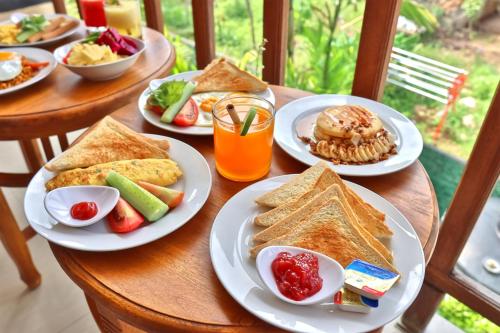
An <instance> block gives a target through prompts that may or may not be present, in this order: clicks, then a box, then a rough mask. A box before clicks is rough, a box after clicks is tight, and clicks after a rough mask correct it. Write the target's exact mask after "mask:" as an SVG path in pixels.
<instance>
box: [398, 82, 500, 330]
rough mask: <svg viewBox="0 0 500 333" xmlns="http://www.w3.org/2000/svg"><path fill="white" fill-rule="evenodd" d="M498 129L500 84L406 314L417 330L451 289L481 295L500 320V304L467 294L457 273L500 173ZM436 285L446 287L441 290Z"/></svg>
mask: <svg viewBox="0 0 500 333" xmlns="http://www.w3.org/2000/svg"><path fill="white" fill-rule="evenodd" d="M498 133H500V85H498V86H497V91H496V93H495V97H494V98H493V101H492V104H491V106H490V109H489V111H488V113H487V114H486V117H485V119H484V121H483V125H482V127H481V131H480V132H479V136H478V137H477V140H476V143H475V144H474V148H473V150H472V153H471V155H470V157H469V161H468V162H467V165H466V167H465V171H464V174H463V176H462V179H461V180H460V183H459V185H458V187H457V190H456V192H455V195H454V197H453V200H452V202H451V204H450V207H449V209H448V211H447V213H446V216H445V218H444V221H443V224H442V225H441V229H440V237H439V238H438V241H437V244H436V248H435V250H434V255H433V256H432V258H431V260H430V262H429V265H428V269H427V273H426V280H425V285H424V288H423V289H422V290H421V292H420V294H419V296H418V297H417V299H416V300H415V303H414V304H413V305H412V306H411V308H410V309H409V310H407V311H406V312H405V314H404V316H403V318H402V319H403V324H404V325H405V326H407V327H408V328H410V329H412V330H413V331H416V332H421V331H423V330H424V329H425V326H426V325H427V323H428V322H429V321H430V318H431V317H432V315H433V314H434V312H435V311H436V309H437V307H438V306H439V303H440V301H441V298H442V295H443V294H444V293H446V292H452V294H455V295H457V296H461V297H458V299H459V300H460V301H463V302H465V303H472V300H473V299H476V303H477V298H478V297H479V298H480V299H481V308H482V311H481V312H482V314H483V315H487V314H490V315H489V317H493V316H492V315H495V314H496V315H497V318H498V312H499V310H498V304H494V303H493V302H490V301H489V300H488V299H486V298H484V297H481V293H480V291H478V289H477V288H469V289H470V291H471V292H468V293H466V292H463V290H464V289H466V288H467V285H469V284H470V283H469V284H467V283H465V284H464V283H461V284H460V283H457V277H455V276H454V274H453V269H454V267H455V264H456V262H457V260H458V257H459V256H460V253H461V252H462V249H463V248H464V246H465V243H466V242H467V239H468V238H469V236H470V233H471V232H472V229H473V228H474V225H475V224H476V222H477V219H478V217H479V215H480V214H481V212H482V210H483V206H484V204H485V203H486V200H488V198H489V196H490V193H491V190H492V189H493V186H495V184H496V182H497V179H498V176H499V175H500V149H499V147H500V136H499V135H498ZM434 287H435V288H434ZM433 288H434V289H433ZM436 288H439V289H440V290H439V291H436ZM492 320H493V319H492Z"/></svg>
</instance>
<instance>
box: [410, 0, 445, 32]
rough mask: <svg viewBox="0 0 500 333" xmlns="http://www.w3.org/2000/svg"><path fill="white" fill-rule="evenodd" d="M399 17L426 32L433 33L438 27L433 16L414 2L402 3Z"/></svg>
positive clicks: (411, 0) (413, 0) (412, 0)
mask: <svg viewBox="0 0 500 333" xmlns="http://www.w3.org/2000/svg"><path fill="white" fill-rule="evenodd" d="M401 15H402V16H404V17H406V18H407V19H409V20H410V21H412V22H413V23H415V24H416V25H417V26H420V27H423V28H425V30H426V31H427V32H434V31H435V30H436V28H437V26H438V21H437V19H436V17H435V16H434V14H433V13H432V12H431V11H430V10H429V9H427V8H426V7H424V6H423V5H422V4H419V3H417V2H416V1H415V0H406V1H403V3H402V4H401Z"/></svg>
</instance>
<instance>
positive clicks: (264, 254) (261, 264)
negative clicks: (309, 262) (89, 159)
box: [255, 246, 344, 305]
mask: <svg viewBox="0 0 500 333" xmlns="http://www.w3.org/2000/svg"><path fill="white" fill-rule="evenodd" d="M280 252H288V253H290V254H291V255H292V256H295V255H297V254H300V253H310V254H312V255H314V256H316V258H318V266H319V270H318V274H319V276H320V277H321V278H322V279H323V285H322V287H321V289H320V290H319V291H318V292H317V293H316V294H314V295H312V296H310V297H308V298H306V299H303V300H301V301H295V300H293V299H290V298H288V297H286V296H284V295H283V294H282V293H281V292H280V291H279V289H278V285H277V284H276V280H275V278H274V274H273V271H272V268H271V266H272V263H273V261H274V259H276V256H277V255H278V253H280ZM255 264H256V266H257V272H258V273H259V276H260V278H261V279H262V281H263V282H264V283H265V285H266V286H267V288H268V289H269V290H271V291H272V293H273V294H274V295H275V296H276V297H278V298H279V299H281V300H282V301H284V302H287V303H290V304H295V305H311V304H316V303H322V302H324V301H327V300H329V299H332V297H333V295H334V294H335V293H336V292H337V291H339V290H340V288H342V286H343V285H344V268H343V267H342V266H340V264H339V263H338V262H337V261H335V260H333V259H332V258H330V257H327V256H325V255H324V254H321V253H318V252H315V251H311V250H307V249H302V248H300V247H295V246H268V247H266V248H264V249H262V250H261V251H260V252H259V254H258V255H257V258H255Z"/></svg>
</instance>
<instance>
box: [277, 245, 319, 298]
mask: <svg viewBox="0 0 500 333" xmlns="http://www.w3.org/2000/svg"><path fill="white" fill-rule="evenodd" d="M271 269H272V271H273V275H274V279H275V280H276V284H277V286H278V289H279V291H280V292H281V293H282V294H283V295H284V296H286V297H287V298H290V299H292V300H294V301H302V300H303V299H306V298H308V297H310V296H312V295H314V294H316V293H317V292H318V291H320V290H321V287H322V286H323V279H322V278H321V277H320V276H319V264H318V258H317V257H316V256H315V255H313V254H309V253H300V254H297V255H295V256H292V255H291V254H290V253H288V252H280V253H278V255H277V256H276V259H274V260H273V262H272V264H271Z"/></svg>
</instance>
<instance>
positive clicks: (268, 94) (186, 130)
mask: <svg viewBox="0 0 500 333" xmlns="http://www.w3.org/2000/svg"><path fill="white" fill-rule="evenodd" d="M201 72H202V71H201V70H200V71H191V72H184V73H179V74H175V75H171V76H168V77H166V78H163V79H157V80H152V81H151V82H150V84H149V87H148V88H147V89H146V90H144V91H143V92H142V94H141V96H140V97H139V102H138V105H139V111H140V112H141V115H142V116H143V117H144V119H146V121H147V122H148V123H150V124H152V125H154V126H156V127H159V128H162V129H165V130H167V131H170V132H175V133H181V134H187V135H213V134H214V129H213V127H212V126H208V127H206V126H189V127H179V126H175V125H170V124H166V123H162V122H161V121H160V116H158V115H157V114H155V113H154V112H151V111H148V110H146V109H145V108H144V106H145V105H146V101H147V99H148V97H149V95H150V94H151V91H152V89H155V88H157V87H159V86H160V85H161V84H162V83H163V82H165V81H174V80H185V81H189V80H191V79H193V78H194V77H195V76H197V75H199V74H200V73H201ZM255 95H256V96H259V97H261V98H264V99H266V100H268V101H269V102H270V103H271V104H273V105H274V103H275V102H276V99H275V97H274V94H273V92H272V90H271V89H270V88H267V90H266V91H264V92H262V93H259V94H255ZM200 112H203V111H200Z"/></svg>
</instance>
